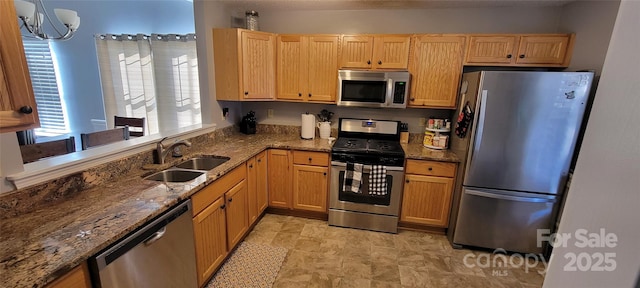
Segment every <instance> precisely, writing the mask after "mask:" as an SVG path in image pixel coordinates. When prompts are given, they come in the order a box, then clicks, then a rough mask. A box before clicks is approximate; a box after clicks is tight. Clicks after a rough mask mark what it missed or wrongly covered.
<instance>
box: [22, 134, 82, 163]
mask: <svg viewBox="0 0 640 288" xmlns="http://www.w3.org/2000/svg"><path fill="white" fill-rule="evenodd" d="M71 152H76V141H75V138H73V136H71V137H69V138H66V139H60V140H54V141H49V142H43V143H36V144H29V145H22V146H20V153H21V154H22V163H30V162H34V161H37V160H40V159H42V158H46V157H52V156H58V155H64V154H68V153H71Z"/></svg>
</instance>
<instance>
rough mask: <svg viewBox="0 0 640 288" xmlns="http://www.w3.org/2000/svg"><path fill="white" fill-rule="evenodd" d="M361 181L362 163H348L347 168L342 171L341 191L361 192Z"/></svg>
mask: <svg viewBox="0 0 640 288" xmlns="http://www.w3.org/2000/svg"><path fill="white" fill-rule="evenodd" d="M361 181H362V164H358V163H348V162H347V169H345V171H344V181H343V183H342V191H345V192H353V193H358V194H360V193H362V192H361V191H360V182H361Z"/></svg>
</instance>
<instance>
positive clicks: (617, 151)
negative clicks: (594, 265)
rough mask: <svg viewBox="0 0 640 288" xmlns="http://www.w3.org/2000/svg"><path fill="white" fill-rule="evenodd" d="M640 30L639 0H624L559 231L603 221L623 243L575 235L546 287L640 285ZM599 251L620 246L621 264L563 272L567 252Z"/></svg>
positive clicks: (554, 260)
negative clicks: (588, 243)
mask: <svg viewBox="0 0 640 288" xmlns="http://www.w3.org/2000/svg"><path fill="white" fill-rule="evenodd" d="M638 29H640V1H635V0H634V1H622V3H621V4H620V9H619V11H618V16H617V20H616V23H615V28H614V30H613V35H612V37H611V43H610V45H609V48H608V51H607V56H606V60H605V62H604V67H603V70H602V77H601V78H600V86H599V88H598V91H597V94H596V99H595V102H594V106H593V110H592V113H591V119H590V121H589V124H588V126H587V129H586V134H585V139H584V143H583V145H582V149H581V152H580V155H579V157H578V162H577V166H576V170H575V174H574V178H573V181H572V185H571V189H570V191H569V194H568V198H567V202H566V206H565V209H564V213H563V216H562V219H561V221H560V226H559V232H560V233H570V234H571V235H572V236H575V234H574V233H575V232H576V231H577V229H587V230H588V231H589V232H596V233H598V232H599V231H600V229H601V228H603V229H605V231H606V233H615V234H616V235H617V239H618V241H617V246H616V247H605V248H578V247H576V245H575V244H576V239H575V237H573V238H571V239H569V241H568V242H567V244H568V245H567V247H557V248H555V249H554V251H553V254H552V256H551V262H550V264H549V268H548V272H547V276H546V279H545V282H544V287H634V285H635V287H638V286H637V285H640V283H638V281H639V279H638V277H640V274H639V273H640V246H639V245H638V243H640V225H639V224H638V220H639V219H640V212H638V211H640V210H638V206H639V204H640V129H638V123H640V113H638V111H640V97H638V95H639V94H638V91H640V77H639V76H638V67H640V57H638V56H637V53H638V51H640V38H639V37H638ZM605 136H606V137H605ZM596 252H602V253H606V252H609V253H615V256H614V257H613V260H614V261H615V263H616V267H615V270H614V271H612V272H579V271H578V272H566V271H564V268H565V265H567V264H568V261H569V259H567V258H566V257H570V256H568V255H572V253H573V254H575V255H579V254H580V253H585V254H584V255H585V256H591V255H593V253H596ZM589 258H591V257H589ZM591 260H593V261H595V260H596V259H595V258H592V259H591ZM583 261H584V262H583V264H584V263H586V260H583ZM570 266H573V267H576V265H570Z"/></svg>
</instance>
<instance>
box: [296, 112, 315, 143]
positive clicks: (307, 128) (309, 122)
mask: <svg viewBox="0 0 640 288" xmlns="http://www.w3.org/2000/svg"><path fill="white" fill-rule="evenodd" d="M315 136H316V116H315V115H313V114H309V113H306V114H302V127H301V128H300V137H301V138H302V139H313V138H314V137H315Z"/></svg>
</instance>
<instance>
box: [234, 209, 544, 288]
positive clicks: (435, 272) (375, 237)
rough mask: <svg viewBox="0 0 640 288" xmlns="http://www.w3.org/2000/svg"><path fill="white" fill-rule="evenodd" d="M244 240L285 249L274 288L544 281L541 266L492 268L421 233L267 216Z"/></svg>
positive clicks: (483, 258) (478, 255) (481, 255)
mask: <svg viewBox="0 0 640 288" xmlns="http://www.w3.org/2000/svg"><path fill="white" fill-rule="evenodd" d="M244 241H250V242H258V243H266V244H271V245H274V246H283V247H286V248H288V249H289V251H288V253H287V257H286V259H285V261H284V263H283V264H282V267H281V268H280V272H279V273H278V277H277V278H276V281H275V283H274V285H273V287H358V288H361V287H509V288H514V287H515V288H517V287H522V288H528V287H540V286H541V285H542V281H543V275H542V274H543V273H542V271H543V268H544V266H543V264H541V263H539V264H538V265H537V266H536V267H535V268H530V269H525V267H524V266H525V265H523V264H522V262H518V261H514V262H513V263H516V267H511V268H498V269H494V268H491V267H490V266H491V265H486V264H487V262H488V261H490V260H487V259H488V258H487V256H491V255H490V254H489V253H486V252H479V251H471V250H466V249H460V250H456V249H453V248H451V245H449V242H448V240H447V238H446V237H445V236H444V235H435V234H429V233H422V232H414V231H405V230H400V232H399V233H398V234H388V233H379V232H371V231H364V230H357V229H349V228H339V227H332V226H328V225H327V222H326V221H319V220H311V219H304V218H298V217H292V216H282V215H274V214H266V215H265V216H264V217H263V218H262V219H261V220H260V222H259V223H258V224H257V225H256V226H255V228H254V230H253V231H252V232H251V233H250V234H249V235H248V236H247V238H246V239H245V240H244ZM465 255H469V256H467V260H468V261H467V262H466V263H467V264H472V265H465V261H464V259H465ZM515 260H518V259H515ZM520 260H521V258H520ZM498 262H500V261H498ZM531 263H532V262H531ZM518 264H522V265H518ZM474 266H475V267H474ZM517 266H520V267H517ZM530 266H531V265H530Z"/></svg>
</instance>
